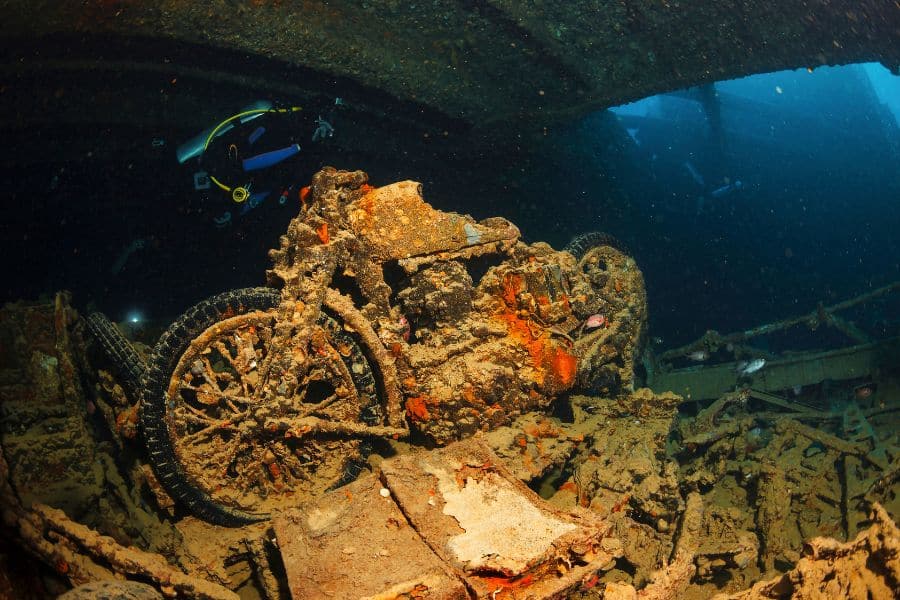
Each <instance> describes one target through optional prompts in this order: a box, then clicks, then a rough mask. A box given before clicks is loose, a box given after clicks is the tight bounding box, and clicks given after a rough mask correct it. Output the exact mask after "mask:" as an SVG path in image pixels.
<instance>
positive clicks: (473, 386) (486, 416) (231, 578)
mask: <svg viewBox="0 0 900 600" xmlns="http://www.w3.org/2000/svg"><path fill="white" fill-rule="evenodd" d="M307 199H308V202H307V203H306V205H305V207H304V208H303V210H302V211H301V213H300V215H299V216H298V217H297V218H295V219H294V220H293V221H292V222H291V224H290V226H289V229H288V232H287V234H286V235H285V236H282V238H281V240H280V244H279V247H278V248H277V249H275V250H273V251H272V252H271V256H272V259H273V262H274V264H273V268H272V269H271V270H270V271H269V272H268V279H269V282H270V283H271V284H273V285H277V286H278V287H277V288H276V287H269V288H251V289H245V290H234V291H231V292H226V293H224V294H220V295H218V296H215V297H213V298H211V299H209V300H206V301H203V302H201V303H199V304H198V305H196V306H195V307H194V308H192V309H190V310H188V311H187V312H186V313H185V314H184V315H183V316H182V317H181V318H179V319H177V320H176V321H175V323H174V324H173V325H172V326H171V327H170V328H169V330H168V331H167V332H166V334H164V335H163V337H162V338H161V341H160V342H159V343H158V344H157V345H156V347H155V348H154V349H153V351H152V352H151V353H150V355H149V359H148V361H147V371H146V375H145V376H144V377H143V378H142V383H143V389H142V390H141V393H140V396H141V397H140V398H136V397H134V396H135V394H136V393H135V391H134V381H132V382H131V383H130V384H128V385H125V386H124V387H123V386H122V383H123V382H119V381H118V380H117V377H116V375H114V374H110V373H107V372H106V371H105V370H101V371H100V372H97V369H96V367H95V366H93V365H92V362H96V359H97V356H96V355H95V354H92V353H91V352H90V351H89V349H86V348H85V343H84V340H83V339H82V335H81V333H82V331H83V325H82V324H81V322H80V320H79V318H78V316H77V314H76V313H75V311H74V310H72V309H71V307H69V305H68V298H67V296H66V295H64V294H60V295H58V296H57V297H56V299H55V301H54V303H52V304H43V305H24V304H18V305H9V306H7V307H5V308H3V310H2V311H0V399H2V406H0V410H2V413H0V414H2V421H0V503H2V511H3V512H2V515H3V527H4V533H6V534H8V538H9V539H12V540H15V543H17V544H19V545H20V546H21V547H23V548H24V549H25V550H27V551H28V552H29V553H30V554H31V555H33V556H34V557H36V558H37V559H38V560H39V561H40V562H41V563H42V564H44V565H46V566H47V567H49V569H50V570H49V572H48V573H47V574H46V575H45V577H48V578H50V579H51V580H52V581H55V582H56V583H57V584H59V583H60V582H62V581H64V582H67V583H68V584H73V585H74V584H81V583H86V582H88V583H89V582H94V581H101V580H107V579H112V578H122V577H124V578H132V579H137V580H140V581H141V582H144V583H152V584H153V587H154V588H155V590H156V591H157V592H159V593H160V594H162V595H163V596H166V597H171V596H174V595H178V596H179V597H187V598H223V599H224V598H234V597H236V594H241V595H250V596H254V595H255V596H260V597H263V598H265V599H266V600H275V599H276V598H280V597H284V596H286V595H287V594H289V593H293V595H294V597H297V598H301V597H304V598H305V597H317V596H321V595H323V594H324V595H328V596H334V597H359V596H367V597H373V598H385V599H387V598H395V597H410V598H414V597H422V596H425V595H427V596H428V597H438V598H466V597H470V598H472V597H481V598H492V600H496V599H504V598H505V599H515V598H523V597H534V598H551V597H553V598H559V597H563V596H568V597H573V598H574V597H594V598H597V597H602V598H607V599H611V598H638V597H640V598H651V599H663V598H700V597H709V596H711V595H713V594H715V593H737V592H739V591H740V590H742V589H743V590H747V591H745V592H743V594H744V595H740V594H739V595H738V596H736V597H740V598H768V597H778V595H779V594H786V593H791V592H796V593H798V594H799V593H806V592H809V593H813V592H818V593H841V594H850V595H853V594H870V595H871V597H875V598H877V597H879V594H884V593H885V591H886V590H887V591H896V588H897V584H898V581H900V562H898V561H900V559H898V547H900V538H898V532H897V528H896V526H895V525H894V524H893V522H892V521H891V518H890V517H891V516H894V517H896V516H897V514H898V512H900V496H898V494H897V481H898V479H900V476H898V473H900V468H898V466H897V463H898V459H900V437H898V436H897V434H896V426H895V423H896V421H895V419H896V413H897V412H898V409H900V385H898V384H897V382H896V381H895V380H894V379H893V378H894V377H896V374H895V373H891V372H889V371H885V372H883V373H881V375H880V377H881V379H880V380H879V381H878V382H872V383H871V384H867V386H864V388H865V389H864V392H865V393H858V394H855V395H851V396H849V397H847V396H846V395H845V396H841V397H840V398H839V399H838V401H829V402H828V403H827V406H828V407H829V408H828V409H827V410H826V409H825V408H824V407H823V406H822V404H823V403H810V402H799V401H793V400H789V399H786V398H783V397H781V396H778V395H777V394H774V393H771V392H768V391H762V390H759V389H753V388H747V387H743V388H741V389H738V390H737V391H734V392H729V393H727V394H725V395H724V396H722V397H720V398H719V399H718V400H716V401H714V402H712V403H710V404H708V405H706V404H704V403H702V402H698V401H697V400H696V399H692V400H690V402H688V403H685V402H684V399H683V398H682V397H680V396H678V395H676V394H674V393H671V392H666V393H656V392H653V391H651V390H649V389H646V388H641V389H637V390H633V389H632V388H633V382H634V380H635V369H634V362H635V359H636V356H637V353H638V351H639V348H640V347H641V344H642V340H643V338H644V336H645V326H646V325H645V324H646V314H647V306H646V292H645V289H644V282H643V277H642V275H641V273H640V270H639V269H638V268H637V266H636V265H635V263H634V261H633V260H632V259H631V258H630V257H629V256H628V255H627V254H626V253H624V252H623V251H622V250H621V249H620V248H618V247H617V246H616V244H615V243H614V240H611V238H609V237H608V236H603V235H599V234H598V235H591V236H588V237H586V238H584V239H585V240H586V241H584V242H580V243H579V244H578V246H577V248H576V250H577V251H576V253H575V254H572V253H570V252H566V251H562V252H559V251H555V250H554V249H552V248H551V247H550V246H548V245H546V244H544V243H541V242H537V243H533V244H525V243H523V242H522V241H521V240H519V232H518V230H517V229H516V228H515V226H514V225H512V224H511V223H509V222H507V221H505V220H503V219H498V218H495V219H486V220H483V221H480V222H476V221H475V220H474V219H472V218H471V217H468V216H465V215H456V214H453V213H445V212H441V211H437V210H435V209H433V208H432V207H430V206H429V205H428V204H427V203H426V202H425V201H424V199H423V198H422V195H421V187H420V186H419V185H418V184H415V183H414V182H402V183H399V184H394V185H389V186H384V187H381V188H374V187H372V186H370V185H368V183H367V177H366V175H365V174H364V173H362V172H352V173H349V172H342V171H336V170H334V169H325V170H323V171H321V172H320V173H318V174H317V175H316V177H315V178H314V180H313V182H312V186H311V192H310V193H309V195H308V197H307ZM109 327H113V326H112V325H111V324H109ZM106 331H107V333H109V334H114V333H115V331H114V330H113V329H107V330H106ZM116 340H117V343H122V342H124V338H123V339H121V340H119V339H118V338H116ZM127 349H128V348H126V350H127ZM135 356H137V354H135ZM113 373H115V370H114V369H113ZM876 389H877V392H876ZM582 392H584V394H583V393H582ZM832 400H833V399H832ZM551 413H552V414H551ZM464 438H469V439H464ZM461 439H462V440H463V441H460V440H461ZM142 443H143V444H145V445H146V447H145V448H142V447H141V444H142ZM413 444H419V445H422V446H432V445H433V446H438V448H437V449H434V450H424V449H422V448H419V449H415V451H411V450H413V448H412V445H413ZM142 451H143V452H142ZM151 466H152V469H151ZM354 480H355V481H354ZM526 484H527V486H526ZM529 488H530V489H529ZM532 490H534V491H532ZM882 507H883V508H882ZM60 509H62V510H60ZM187 513H191V514H190V515H189V514H187ZM198 517H199V518H198ZM270 517H272V518H271V520H269V518H270ZM217 524H218V525H223V524H225V525H229V526H231V527H230V528H222V527H218V526H217ZM823 535H824V536H828V537H831V538H836V539H837V540H849V539H853V538H854V537H855V538H856V539H855V541H853V542H850V543H848V544H842V543H840V542H838V541H834V540H824V539H822V538H818V539H814V538H817V537H818V536H823ZM805 540H812V541H809V542H805ZM854 570H855V571H854ZM852 572H856V573H857V575H858V576H857V575H852V576H851V573H852ZM773 578H774V579H773ZM760 581H762V583H757V582H760ZM751 586H753V587H752V588H751ZM748 588H749V589H748ZM74 592H75V591H74V590H73V593H74ZM76 597H77V596H76Z"/></svg>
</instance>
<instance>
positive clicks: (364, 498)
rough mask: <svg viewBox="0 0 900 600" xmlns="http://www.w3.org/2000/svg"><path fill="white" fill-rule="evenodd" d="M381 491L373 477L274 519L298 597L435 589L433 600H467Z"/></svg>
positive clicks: (430, 592)
mask: <svg viewBox="0 0 900 600" xmlns="http://www.w3.org/2000/svg"><path fill="white" fill-rule="evenodd" d="M381 489H382V486H381V483H380V482H379V481H378V479H377V478H376V477H374V476H369V477H366V478H363V479H360V480H357V481H355V482H354V483H351V484H350V485H347V486H345V487H342V488H340V489H338V490H334V491H332V492H329V493H327V494H325V495H324V496H322V497H321V498H319V499H318V500H317V501H315V502H313V503H310V504H307V505H305V506H303V507H302V508H300V509H295V510H290V511H287V512H285V513H284V514H282V515H281V516H279V517H277V518H275V519H274V520H273V527H274V528H275V534H276V536H277V540H278V545H279V548H280V549H281V557H282V559H283V560H284V566H285V570H286V571H287V575H288V583H289V585H290V589H291V594H292V596H293V597H294V598H296V599H297V600H300V599H303V600H314V599H317V598H328V599H329V600H340V599H342V598H347V599H350V598H353V599H357V598H365V597H369V596H377V595H378V594H382V593H388V592H391V593H394V594H395V595H396V596H397V597H400V596H401V595H402V594H412V593H414V592H417V591H418V592H420V593H421V592H424V591H428V598H437V599H447V600H449V599H451V598H466V597H467V595H466V591H465V586H464V585H463V583H462V581H460V580H459V579H458V578H457V577H455V576H454V575H453V574H452V573H451V572H450V571H449V570H448V569H447V568H446V567H445V566H444V565H443V563H442V562H441V560H440V559H439V558H438V557H437V556H436V555H435V554H434V553H433V552H432V551H431V549H429V547H428V546H427V545H426V544H425V542H423V541H422V539H421V538H420V537H419V536H418V535H417V534H416V532H415V530H414V529H413V528H412V527H410V525H409V523H408V522H407V520H406V517H405V516H404V515H403V513H402V512H400V509H399V508H398V507H397V505H396V504H395V503H394V501H393V499H392V498H391V497H390V495H389V494H388V495H387V496H383V495H382V493H381ZM379 597H380V596H379ZM391 597H393V596H391Z"/></svg>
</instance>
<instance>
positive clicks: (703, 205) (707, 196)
mask: <svg viewBox="0 0 900 600" xmlns="http://www.w3.org/2000/svg"><path fill="white" fill-rule="evenodd" d="M682 165H683V166H684V168H685V170H686V171H687V172H688V174H690V176H691V179H693V180H694V182H695V183H696V184H697V186H698V188H699V192H698V195H697V207H696V214H697V216H700V215H701V214H703V213H704V212H707V211H708V210H709V208H711V207H712V206H714V204H713V201H716V200H722V199H724V198H726V197H728V196H731V195H732V194H734V193H736V192H739V191H740V190H741V189H743V187H744V183H743V182H742V181H741V180H740V179H735V180H734V181H732V180H731V179H730V178H728V177H724V178H723V180H722V185H720V186H718V187H716V188H715V189H713V188H712V186H710V185H707V182H706V180H705V179H704V177H703V175H701V174H700V172H699V171H697V169H696V167H694V165H693V164H692V163H691V161H689V160H686V161H684V162H683V163H682Z"/></svg>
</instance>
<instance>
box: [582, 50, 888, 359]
mask: <svg viewBox="0 0 900 600" xmlns="http://www.w3.org/2000/svg"><path fill="white" fill-rule="evenodd" d="M692 93H693V94H694V96H696V91H694V92H692ZM714 93H715V98H716V100H717V101H718V110H719V119H720V123H721V125H720V128H719V130H718V131H714V128H713V127H712V125H711V119H710V118H709V115H708V114H707V112H706V111H705V110H704V108H703V106H702V104H701V102H699V101H697V100H696V99H695V98H694V97H685V95H683V94H681V95H676V94H672V95H663V96H656V97H653V98H648V99H645V100H642V101H640V102H636V103H633V104H630V105H627V106H623V107H618V108H615V109H613V112H614V113H615V114H616V115H617V116H618V117H619V118H620V119H621V120H622V122H623V123H627V124H628V127H629V129H630V131H629V136H630V137H633V139H634V140H635V141H634V143H631V144H627V146H628V148H627V150H626V151H625V155H626V159H625V160H623V161H622V164H623V165H625V166H623V167H619V168H618V170H619V173H615V172H613V176H616V177H617V178H618V185H619V187H620V188H621V189H622V190H623V194H624V195H625V197H627V198H628V199H629V201H630V202H631V211H630V213H629V214H627V215H624V216H621V217H619V218H616V219H612V223H609V224H608V225H607V228H609V229H613V233H615V234H617V235H619V236H620V237H622V238H623V239H625V240H628V241H629V242H630V243H631V245H632V249H633V251H634V253H635V255H636V257H637V260H638V263H639V264H640V266H641V267H642V268H643V270H644V274H645V276H646V278H647V285H648V290H649V294H650V307H651V332H652V331H656V332H657V333H659V335H660V336H661V337H663V338H664V339H665V340H666V345H669V342H672V343H678V342H684V341H688V340H689V339H692V338H694V337H696V336H698V335H700V334H702V332H703V331H704V330H705V329H708V328H712V329H718V330H719V331H723V332H724V331H733V330H738V329H742V328H746V327H749V326H752V325H755V324H759V323H763V322H766V321H767V320H771V319H777V318H782V317H788V316H791V315H794V314H799V313H801V312H806V311H808V310H810V309H812V308H813V307H814V306H815V305H816V303H818V302H823V303H825V304H826V305H828V304H830V303H833V302H836V301H839V300H843V299H845V298H848V297H851V296H854V295H856V294H860V293H863V292H865V291H868V290H870V289H872V288H874V287H879V286H882V285H885V284H887V283H889V282H891V281H895V280H897V279H900V241H898V237H897V235H896V231H897V230H898V227H900V210H898V202H900V168H898V166H900V163H898V160H900V133H898V131H900V130H898V124H897V123H898V122H897V115H898V114H900V77H896V76H893V75H891V74H890V73H889V72H888V71H887V70H886V69H884V68H883V67H881V66H880V65H864V66H848V67H841V68H820V69H816V70H814V71H808V70H806V69H801V70H797V71H786V72H779V73H770V74H765V75H756V76H752V77H747V78H744V79H740V80H734V81H725V82H720V83H718V84H716V85H715V92H714ZM688 96H690V94H688ZM637 123H640V125H639V126H638V125H637ZM629 141H630V140H629ZM626 167H627V168H626ZM691 169H693V170H694V171H695V173H693V174H692V173H691ZM697 175H699V177H697ZM698 179H699V180H700V181H702V182H703V183H702V184H701V183H700V182H699V181H698ZM736 180H739V181H741V182H742V187H741V189H740V190H738V191H735V192H733V193H730V194H727V195H725V196H723V197H721V198H711V197H710V190H715V189H718V188H721V187H722V186H727V185H728V184H729V183H733V182H734V181H736ZM699 197H703V200H702V201H699V200H698V198H699ZM607 220H609V219H607ZM603 221H604V218H603V216H602V215H598V216H597V217H595V219H594V223H596V226H597V227H603V226H604V223H603ZM852 316H854V317H855V318H857V319H858V320H859V321H860V323H861V324H863V325H864V326H865V327H866V328H867V329H868V331H869V332H870V333H871V334H873V335H877V336H879V337H881V336H884V335H888V334H894V335H896V334H897V333H898V327H897V320H898V316H900V313H898V303H897V302H896V301H893V302H892V301H890V300H888V301H883V302H876V303H874V304H873V305H871V306H869V308H868V309H867V310H866V311H861V313H860V314H858V315H852ZM824 335H827V334H824ZM793 341H794V342H796V341H797V340H793ZM818 341H819V342H820V343H821V342H822V341H823V340H822V334H820V336H819V340H818ZM835 341H836V340H835Z"/></svg>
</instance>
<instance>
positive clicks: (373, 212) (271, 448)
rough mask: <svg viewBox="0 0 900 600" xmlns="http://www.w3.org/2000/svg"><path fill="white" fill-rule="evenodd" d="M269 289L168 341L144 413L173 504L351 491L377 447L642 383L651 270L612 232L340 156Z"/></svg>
mask: <svg viewBox="0 0 900 600" xmlns="http://www.w3.org/2000/svg"><path fill="white" fill-rule="evenodd" d="M301 197H302V200H303V206H302V209H301V211H300V213H299V215H298V216H297V217H295V218H294V219H293V220H292V221H291V223H290V225H289V227H288V230H287V233H286V234H285V235H283V236H281V238H280V243H279V247H278V248H276V249H274V250H272V251H270V256H271V258H272V260H273V262H274V265H273V267H272V268H271V269H270V270H269V271H268V272H267V283H268V286H269V287H265V288H252V289H241V290H234V291H230V292H226V293H223V294H220V295H218V296H215V297H213V298H210V299H208V300H205V301H203V302H200V303H199V304H197V305H196V306H194V307H193V308H191V309H190V310H188V311H187V312H186V313H185V314H184V315H182V316H181V317H180V318H179V319H177V320H176V321H175V323H173V324H172V325H171V326H170V327H169V328H168V330H167V331H166V332H165V333H164V335H163V336H162V337H161V339H160V340H159V342H158V343H157V345H156V346H155V348H154V350H153V352H152V355H151V357H150V359H149V361H148V363H147V368H146V372H145V373H144V375H143V377H142V379H141V383H140V387H141V388H142V392H141V393H142V395H141V408H140V425H141V429H142V432H143V436H144V440H145V444H146V449H147V452H148V455H149V459H150V462H151V465H152V467H153V471H154V473H155V475H156V477H157V479H158V480H159V482H160V483H161V484H162V486H163V487H164V488H165V490H166V491H167V492H168V493H169V494H170V495H171V496H172V498H173V499H174V500H176V501H177V502H180V503H181V504H182V505H184V506H185V507H186V508H187V509H189V510H190V511H191V512H192V513H194V514H195V515H197V516H199V517H201V518H203V519H206V520H208V521H211V522H215V523H219V524H222V525H231V526H234V525H241V524H244V523H248V522H253V521H257V520H261V519H265V518H266V517H267V516H268V511H270V510H272V509H273V508H276V507H277V506H279V505H282V504H284V503H286V502H291V501H296V498H297V497H298V496H300V495H306V494H310V493H316V492H317V491H322V490H325V489H330V488H333V487H336V486H338V485H341V484H343V483H345V482H347V481H349V480H350V479H352V478H353V477H354V476H355V475H356V474H358V472H359V471H360V469H362V468H363V465H364V461H365V458H366V454H367V453H368V452H369V451H370V448H371V444H372V442H373V441H374V440H377V439H386V438H387V439H400V438H410V439H412V440H413V441H419V442H421V443H425V444H445V443H448V442H450V441H453V440H456V439H460V438H462V437H465V436H468V435H471V434H473V433H475V432H476V431H479V430H488V429H491V428H494V427H497V426H500V425H504V424H507V423H509V422H510V421H511V420H512V419H513V418H514V417H516V416H517V415H519V414H521V413H523V412H527V411H531V410H536V409H545V408H547V407H548V406H549V405H550V403H551V402H552V400H553V399H554V398H555V397H556V396H557V395H559V394H560V393H562V392H566V391H568V390H571V389H573V388H575V387H580V388H583V389H593V390H597V391H599V392H601V393H606V394H615V393H617V392H618V391H621V390H622V389H623V388H625V387H628V386H630V384H631V381H632V378H633V364H634V358H635V352H636V348H637V346H638V343H639V340H640V337H641V336H642V334H643V331H644V328H645V315H646V300H645V292H644V284H643V278H642V276H641V273H640V271H639V269H638V268H637V266H636V265H635V263H634V261H633V260H632V259H631V258H630V257H629V256H628V255H626V254H625V253H623V252H622V251H621V250H619V249H618V248H617V247H616V246H615V245H614V244H613V243H611V241H610V239H609V238H606V237H604V236H601V235H597V234H588V235H586V236H583V237H581V238H577V239H576V240H575V241H573V243H572V244H570V245H569V246H568V247H567V250H564V251H555V250H553V249H552V248H551V247H550V246H548V245H547V244H544V243H535V244H530V245H528V244H525V243H523V242H521V241H520V240H519V238H520V234H519V230H518V229H517V228H516V227H515V226H514V225H513V224H511V223H510V222H508V221H506V220H504V219H501V218H490V219H485V220H483V221H480V222H476V221H475V220H473V219H472V218H471V217H469V216H465V215H459V214H455V213H447V212H442V211H438V210H435V209H434V208H432V207H431V206H430V205H428V204H427V203H426V202H425V200H424V199H423V198H422V193H421V186H420V185H419V184H417V183H415V182H411V181H406V182H400V183H395V184H392V185H387V186H384V187H379V188H374V187H372V186H370V185H369V184H368V182H367V176H366V174H365V173H363V172H359V171H357V172H345V171H337V170H334V169H330V168H326V169H324V170H322V171H320V172H319V173H317V174H316V175H315V177H314V178H313V180H312V184H311V186H310V187H309V188H304V190H303V191H302V192H301Z"/></svg>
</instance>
